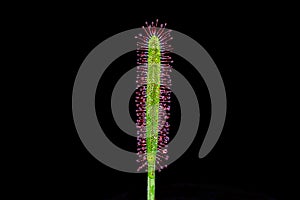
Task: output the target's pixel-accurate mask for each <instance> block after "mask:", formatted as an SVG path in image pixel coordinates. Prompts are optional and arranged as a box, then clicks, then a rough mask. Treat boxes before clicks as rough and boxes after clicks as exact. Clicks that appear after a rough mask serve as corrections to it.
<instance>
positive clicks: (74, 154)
mask: <svg viewBox="0 0 300 200" xmlns="http://www.w3.org/2000/svg"><path fill="white" fill-rule="evenodd" d="M170 9H171V8H170ZM83 10H84V11H83ZM104 10H105V8H104V7H101V9H100V8H99V10H97V9H96V10H93V11H92V10H91V11H89V9H87V10H85V9H83V8H82V9H78V10H72V9H67V8H65V9H53V10H51V9H50V11H47V12H43V10H40V11H38V12H37V14H35V15H34V16H32V17H30V18H29V19H28V21H35V20H36V18H38V17H41V19H40V21H39V22H37V23H35V28H36V30H37V32H35V34H34V35H31V37H33V38H34V37H35V36H38V37H36V38H35V39H37V38H38V40H39V41H40V44H37V46H36V47H35V48H36V50H37V51H39V53H38V54H41V59H42V60H43V62H41V63H42V64H43V65H44V66H45V67H44V68H43V69H40V70H39V73H40V74H42V75H44V76H40V77H47V78H46V79H45V80H46V82H47V83H46V84H45V85H44V86H43V87H44V89H43V91H42V90H41V92H42V93H43V94H45V95H46V96H45V100H46V102H47V103H45V104H44V106H45V110H44V111H43V112H46V113H47V119H48V118H49V120H48V121H47V125H46V126H45V127H46V129H47V130H45V131H46V133H45V134H43V136H46V137H42V136H40V137H41V138H43V139H42V141H43V144H47V145H45V146H43V145H41V146H42V147H41V148H42V149H43V150H45V152H47V156H46V158H47V159H45V160H44V158H45V156H42V155H37V157H36V161H38V162H39V163H40V164H39V165H38V166H35V167H34V169H36V170H37V171H35V172H34V173H37V179H35V180H36V181H35V184H34V186H33V187H34V188H38V189H37V190H39V191H42V194H44V195H47V196H53V197H58V196H60V197H69V198H74V197H78V196H83V197H84V196H89V198H88V199H91V198H92V196H93V198H97V199H110V198H113V197H114V196H120V195H121V196H122V195H124V196H123V199H135V198H136V197H139V198H141V199H143V198H144V197H145V195H146V174H129V173H124V172H119V171H116V170H114V169H111V168H109V167H107V166H105V165H103V164H102V163H100V162H99V161H98V160H96V159H95V158H94V157H93V156H92V155H91V154H90V153H89V152H88V151H87V150H86V149H85V147H84V145H83V144H82V142H81V141H80V139H79V136H78V134H77V132H76V129H75V125H74V122H73V117H72V106H71V101H72V89H73V83H74V80H75V77H76V74H77V71H78V69H79V67H80V65H81V63H82V62H83V60H84V59H85V57H86V56H87V55H88V54H89V52H90V51H91V50H92V49H93V48H95V47H96V46H97V45H98V44H99V43H101V42H102V41H103V40H105V39H106V38H108V37H110V36H112V35H114V34H117V33H119V32H121V31H124V30H128V29H131V28H136V27H140V26H142V25H144V22H145V21H154V20H156V19H157V18H158V19H159V20H160V22H167V23H168V28H170V29H174V30H177V31H180V32H182V33H184V34H186V35H188V36H190V37H192V38H193V39H195V40H196V41H197V42H198V43H199V44H201V45H202V46H203V47H204V48H205V50H206V51H207V52H208V53H209V55H210V56H211V57H212V59H213V60H214V62H215V63H216V65H217V67H218V69H219V71H220V73H221V75H222V78H223V81H224V84H225V89H226V94H227V104H228V105H227V117H226V121H225V125H224V129H223V132H222V134H221V137H220V139H219V141H218V143H217V144H216V146H215V147H214V149H213V150H212V151H211V152H210V153H209V154H208V155H207V156H206V157H205V158H203V159H199V158H198V152H199V149H200V146H201V143H202V140H203V138H204V136H205V133H206V132H205V131H206V130H207V127H208V124H209V117H210V100H209V96H208V91H207V88H206V86H205V83H204V81H203V79H202V78H201V76H200V75H199V74H197V72H196V71H195V69H193V67H192V66H191V65H190V64H189V63H188V62H187V61H185V60H184V59H183V58H180V57H179V56H177V55H173V58H174V68H176V69H177V70H178V71H179V72H181V73H182V74H183V75H184V76H185V77H186V78H187V80H189V82H190V83H191V85H192V86H193V88H194V89H195V92H196V94H197V97H198V99H199V102H200V110H201V122H200V125H199V132H198V134H197V137H196V139H195V140H194V142H193V143H192V146H191V147H190V148H189V149H188V151H186V152H185V154H184V155H183V156H182V157H180V159H178V160H177V161H175V162H174V163H172V164H171V165H170V166H169V167H168V168H167V169H165V170H163V171H162V172H161V173H158V174H157V199H163V198H162V197H163V196H164V195H167V196H171V195H172V194H175V193H176V194H182V195H183V196H184V195H186V194H187V193H188V194H192V195H193V194H194V195H196V196H197V195H199V196H200V195H203V198H204V197H206V198H207V199H222V198H221V197H222V196H223V199H247V198H248V199H251V198H250V197H247V198H246V197H244V198H242V197H234V196H238V195H246V196H251V195H254V196H255V195H258V196H261V195H262V196H266V197H274V198H275V199H287V198H286V197H287V195H290V193H291V192H292V189H291V185H292V183H291V181H290V178H291V177H292V171H291V161H290V158H289V157H288V155H287V154H288V149H287V147H288V145H287V142H286V139H285V133H286V132H287V130H286V127H285V123H284V118H285V117H284V116H285V115H284V114H283V111H284V107H283V105H282V99H284V96H285V93H286V92H285V90H284V89H283V87H282V86H281V81H280V80H281V79H282V78H283V76H284V74H283V72H282V71H280V70H279V66H280V64H279V61H278V60H277V58H276V54H275V53H274V47H275V45H274V40H275V39H274V37H275V34H274V33H275V32H276V30H277V25H276V24H277V23H278V17H277V15H276V14H274V13H269V12H267V13H266V12H265V10H259V9H257V10H251V9H249V11H246V10H240V11H234V12H228V13H227V12H222V13H221V12H217V11H214V10H212V11H211V12H205V11H206V9H205V7H202V8H200V9H199V10H197V9H195V10H193V11H190V12H188V11H189V10H187V9H186V8H182V9H177V10H174V9H173V10H170V11H168V9H166V8H164V9H163V10H160V12H153V13H152V12H151V13H148V12H144V11H143V10H142V9H138V10H135V11H134V12H129V11H128V12H124V10H123V12H119V11H117V10H116V9H114V8H111V7H110V8H109V9H107V11H108V13H106V14H104ZM183 10H184V11H183ZM45 47H46V48H45ZM42 49H45V50H42ZM41 51H42V52H41ZM274 59H275V61H274ZM134 62H135V53H134V52H131V53H128V54H126V55H124V56H122V57H120V58H119V59H117V60H116V61H115V62H114V63H112V64H111V65H110V67H109V70H107V71H106V72H105V75H104V76H103V78H102V79H101V81H100V83H99V85H98V89H97V94H96V110H97V114H98V118H99V122H100V124H102V125H104V127H106V128H107V130H110V131H111V132H109V133H107V132H106V134H107V135H108V137H109V138H110V139H111V141H113V142H114V143H115V144H116V145H118V146H120V147H122V148H124V149H128V150H134V149H135V146H133V145H135V140H134V139H132V138H130V137H129V136H127V135H126V134H124V133H122V131H121V130H119V128H118V127H117V126H116V124H115V123H114V121H113V120H112V118H111V112H110V110H109V106H110V103H109V98H110V94H111V92H112V88H113V84H115V83H116V81H117V80H118V77H120V76H122V74H123V73H125V72H126V71H127V70H129V69H130V68H131V67H132V66H133V64H134ZM48 77H49V79H48ZM40 79H44V78H40ZM45 80H43V81H45ZM199 81H200V84H199ZM107 83H110V84H107ZM196 83H198V84H196ZM104 84H107V86H106V87H104ZM101 94H102V95H104V96H103V98H100V97H99V96H100V95H101ZM101 105H107V106H103V108H102V106H101ZM172 105H173V108H176V109H173V110H172V112H173V113H174V114H173V115H172V116H173V118H172V120H173V121H171V122H173V124H176V123H177V122H180V115H179V114H178V113H179V112H180V109H179V107H180V106H179V105H178V102H176V99H175V100H174V102H173V103H172ZM129 107H130V103H129ZM130 108H131V114H132V115H133V114H134V110H133V109H132V108H133V107H132V106H131V107H130ZM101 116H102V117H101ZM171 124H172V123H171ZM45 127H44V128H45ZM172 130H173V132H171V134H173V136H174V135H175V134H176V125H175V126H174V128H173V129H172ZM110 134H113V136H109V135H110ZM48 144H49V145H48ZM38 153H40V152H38ZM43 155H44V154H43ZM124 164H126V163H124ZM30 177H31V178H33V176H30ZM176 187H179V188H181V189H174V188H176ZM182 188H184V189H182ZM186 188H193V189H191V191H189V190H188V189H186ZM195 188H196V189H195ZM198 193H199V194H198ZM200 193H201V194H200ZM126 195H127V196H126ZM130 195H131V196H130ZM205 195H206V196H205ZM226 195H227V196H226ZM230 195H232V196H230ZM129 196H130V197H129ZM160 197H161V198H160ZM201 197H202V196H201ZM84 198H85V197H84ZM121 199H122V198H121ZM144 199H145V198H144ZM253 199H263V197H253Z"/></svg>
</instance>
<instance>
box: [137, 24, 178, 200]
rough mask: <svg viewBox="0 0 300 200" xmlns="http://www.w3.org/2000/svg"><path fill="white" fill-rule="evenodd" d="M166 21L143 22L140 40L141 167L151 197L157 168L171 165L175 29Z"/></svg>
mask: <svg viewBox="0 0 300 200" xmlns="http://www.w3.org/2000/svg"><path fill="white" fill-rule="evenodd" d="M165 27H166V23H165V24H161V25H160V26H158V20H156V23H154V22H152V23H151V24H148V23H147V22H146V26H143V27H142V28H143V30H144V34H142V33H140V34H139V35H137V36H136V39H137V40H138V41H137V57H138V59H137V65H138V66H137V80H136V83H137V90H136V99H135V102H136V114H137V122H136V127H137V151H138V153H137V154H138V160H137V161H138V162H139V163H140V166H139V168H138V171H139V170H141V169H143V168H144V169H145V170H146V171H147V177H148V178H147V179H148V180H147V199H148V200H154V198H155V171H156V170H158V171H160V170H161V169H163V168H165V167H167V165H166V164H164V161H166V160H168V158H169V156H168V155H167V153H168V151H167V147H168V145H167V144H168V142H169V137H168V134H169V127H170V124H169V122H168V119H169V117H170V99H171V90H170V87H171V78H170V72H171V68H172V67H171V64H172V63H173V61H172V59H171V56H170V55H169V54H170V51H171V50H172V48H171V45H169V44H168V42H169V41H170V40H172V39H173V38H172V37H171V34H170V32H171V30H166V29H165Z"/></svg>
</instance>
